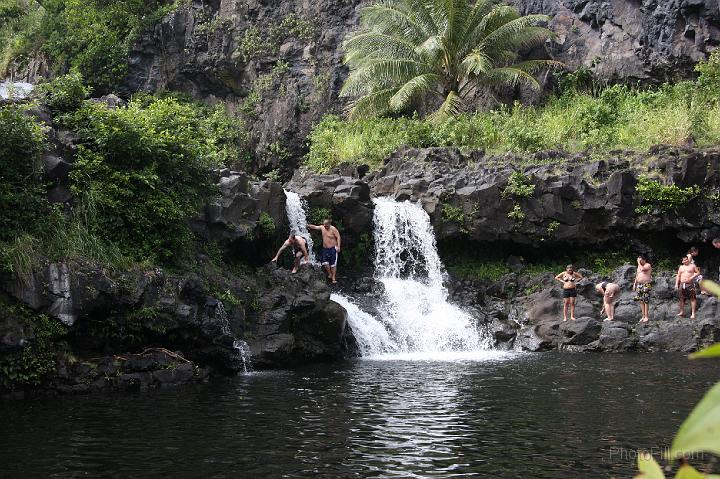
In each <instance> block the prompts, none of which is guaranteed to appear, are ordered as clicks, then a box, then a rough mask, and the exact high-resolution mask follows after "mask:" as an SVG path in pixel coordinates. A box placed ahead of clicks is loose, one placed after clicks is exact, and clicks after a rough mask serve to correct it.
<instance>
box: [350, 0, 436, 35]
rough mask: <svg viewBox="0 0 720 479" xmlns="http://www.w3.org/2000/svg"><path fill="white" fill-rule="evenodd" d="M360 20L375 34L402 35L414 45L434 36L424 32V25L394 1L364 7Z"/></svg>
mask: <svg viewBox="0 0 720 479" xmlns="http://www.w3.org/2000/svg"><path fill="white" fill-rule="evenodd" d="M360 19H361V21H362V23H363V24H364V25H366V26H367V27H368V28H369V29H371V30H372V31H374V32H378V33H384V34H389V35H393V34H397V35H402V36H403V37H405V38H406V39H408V40H411V41H412V42H414V43H421V42H422V41H423V40H424V39H425V38H426V37H427V36H428V35H430V34H432V32H428V31H426V30H424V28H423V25H422V24H420V23H418V22H417V21H416V20H415V19H414V18H413V16H412V15H411V14H410V13H408V12H407V11H404V9H402V8H401V7H400V6H399V5H398V3H397V2H393V1H381V2H379V3H376V4H373V5H370V6H367V7H364V8H363V9H362V10H361V11H360Z"/></svg>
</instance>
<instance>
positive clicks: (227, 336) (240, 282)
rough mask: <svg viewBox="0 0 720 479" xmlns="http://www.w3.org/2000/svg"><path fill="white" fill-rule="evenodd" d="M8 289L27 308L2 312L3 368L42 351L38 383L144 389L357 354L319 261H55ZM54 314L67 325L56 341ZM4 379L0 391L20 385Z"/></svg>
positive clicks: (67, 388)
mask: <svg viewBox="0 0 720 479" xmlns="http://www.w3.org/2000/svg"><path fill="white" fill-rule="evenodd" d="M3 287H4V289H5V290H6V291H8V292H9V293H10V294H11V295H12V296H14V300H15V301H17V302H19V303H20V304H22V305H25V306H26V307H29V309H27V308H26V309H22V310H21V309H18V308H17V307H14V306H12V307H9V308H8V307H4V309H2V311H0V313H1V314H0V366H3V365H5V366H7V368H8V371H9V372H10V373H12V374H11V375H12V376H13V377H16V376H17V377H20V378H21V376H22V374H24V373H23V372H22V371H23V368H22V365H23V364H26V360H29V359H32V358H34V357H35V355H36V353H37V352H38V351H39V350H40V348H42V351H43V360H47V361H50V364H49V365H47V366H44V367H45V368H46V369H48V370H54V371H57V374H50V375H49V376H48V377H47V378H45V379H46V380H44V381H42V384H40V385H39V387H40V389H45V390H51V391H57V392H86V391H94V390H113V389H133V388H140V389H144V388H148V387H154V386H158V385H165V384H178V383H186V382H195V381H199V380H204V379H205V378H206V377H207V376H208V375H209V374H211V373H220V374H234V373H236V372H238V371H242V370H244V369H246V368H249V367H251V366H252V367H254V368H273V367H287V366H292V365H295V364H298V363H302V362H311V361H327V360H336V359H340V358H343V357H347V356H349V355H351V354H352V353H353V351H352V341H348V339H347V334H348V332H347V330H346V313H345V310H344V309H343V308H342V307H340V306H339V305H338V304H336V303H334V302H333V301H331V300H330V289H329V287H328V286H327V284H326V281H325V277H324V276H323V275H322V273H321V272H320V270H319V268H304V269H303V270H302V271H301V272H299V273H298V274H291V273H290V272H289V271H287V270H285V269H281V268H278V267H275V266H267V267H264V268H261V269H259V270H258V271H257V272H256V273H255V274H253V275H249V274H240V275H234V274H230V273H228V272H224V271H221V270H217V269H212V268H209V269H206V270H204V271H202V272H195V273H187V274H183V275H174V274H168V273H165V272H164V271H162V270H160V269H153V270H133V271H123V272H115V271H110V270H107V269H103V268H100V267H98V266H96V265H92V264H83V263H74V264H57V263H48V264H45V265H44V266H43V267H41V268H38V269H36V270H35V271H34V272H33V273H32V274H31V275H29V276H27V277H24V278H15V279H14V280H7V281H6V282H5V284H4V285H3ZM6 302H7V301H6ZM4 304H5V303H4ZM21 311H31V313H26V314H21ZM34 318H40V319H34ZM38 321H39V322H38ZM43 321H45V323H43ZM47 321H49V322H50V323H51V324H50V325H49V327H50V328H52V329H56V328H61V329H62V332H61V334H62V337H61V338H59V339H58V340H57V344H55V345H49V344H48V340H47V339H45V337H46V335H45V333H44V332H43V329H42V327H45V328H47V327H48V323H47ZM43 324H44V326H43ZM60 325H62V326H60ZM171 351H182V353H179V352H178V353H173V352H171ZM25 353H27V354H29V356H27V355H25ZM53 358H54V359H53ZM94 358H95V359H94ZM97 358H99V359H97ZM53 363H55V365H54V366H52V364H53ZM50 366H52V367H50ZM13 368H19V369H17V371H16V372H13V371H15V369H13ZM21 379H22V378H21ZM5 386H6V387H5V388H4V386H3V383H0V393H2V392H3V388H4V389H5V392H8V390H13V389H16V388H14V387H10V388H9V389H8V387H7V384H6V385H5ZM19 389H23V388H19ZM36 389H37V388H36Z"/></svg>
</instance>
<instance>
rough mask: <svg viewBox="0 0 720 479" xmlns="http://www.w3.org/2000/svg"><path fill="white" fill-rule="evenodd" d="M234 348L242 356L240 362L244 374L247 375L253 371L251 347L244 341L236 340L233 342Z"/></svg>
mask: <svg viewBox="0 0 720 479" xmlns="http://www.w3.org/2000/svg"><path fill="white" fill-rule="evenodd" d="M233 348H235V349H236V350H237V352H238V355H239V356H240V360H241V361H242V365H243V372H244V373H245V374H247V373H249V372H250V371H252V356H251V353H250V346H249V345H248V343H246V342H245V341H243V340H242V339H236V340H235V341H233Z"/></svg>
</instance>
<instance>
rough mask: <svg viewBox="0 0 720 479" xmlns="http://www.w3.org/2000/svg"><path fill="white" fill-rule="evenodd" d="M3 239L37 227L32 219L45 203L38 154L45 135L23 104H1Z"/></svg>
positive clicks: (0, 221)
mask: <svg viewBox="0 0 720 479" xmlns="http://www.w3.org/2000/svg"><path fill="white" fill-rule="evenodd" d="M0 132H2V140H1V141H0V242H2V241H7V240H10V239H13V238H15V237H16V235H17V232H18V231H19V230H21V229H22V230H27V229H30V230H35V226H36V224H35V222H34V221H32V220H31V219H32V218H34V217H36V216H38V215H40V214H42V212H43V210H44V207H45V206H46V203H45V198H44V193H45V188H44V186H43V185H42V183H41V181H40V165H39V160H40V158H39V156H40V153H41V151H42V149H43V142H44V135H43V131H42V128H41V125H40V123H39V122H38V121H37V120H36V119H35V118H33V117H32V116H30V115H29V114H28V113H27V108H26V107H24V106H16V105H8V106H4V107H0Z"/></svg>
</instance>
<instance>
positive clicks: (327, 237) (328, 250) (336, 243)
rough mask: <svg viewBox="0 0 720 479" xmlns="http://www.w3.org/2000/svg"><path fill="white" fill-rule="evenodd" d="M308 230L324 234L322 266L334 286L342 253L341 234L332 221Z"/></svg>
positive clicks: (309, 226)
mask: <svg viewBox="0 0 720 479" xmlns="http://www.w3.org/2000/svg"><path fill="white" fill-rule="evenodd" d="M307 227H308V229H311V230H316V231H320V233H321V234H322V243H323V247H322V251H321V252H320V264H322V265H323V267H324V268H325V271H326V272H327V276H328V279H329V280H330V281H332V283H333V284H336V283H337V279H336V275H337V260H338V253H340V243H341V240H340V232H339V231H338V229H337V228H335V227H334V226H333V225H332V221H331V220H329V219H326V220H324V221H323V224H322V225H311V224H308V225H307Z"/></svg>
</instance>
